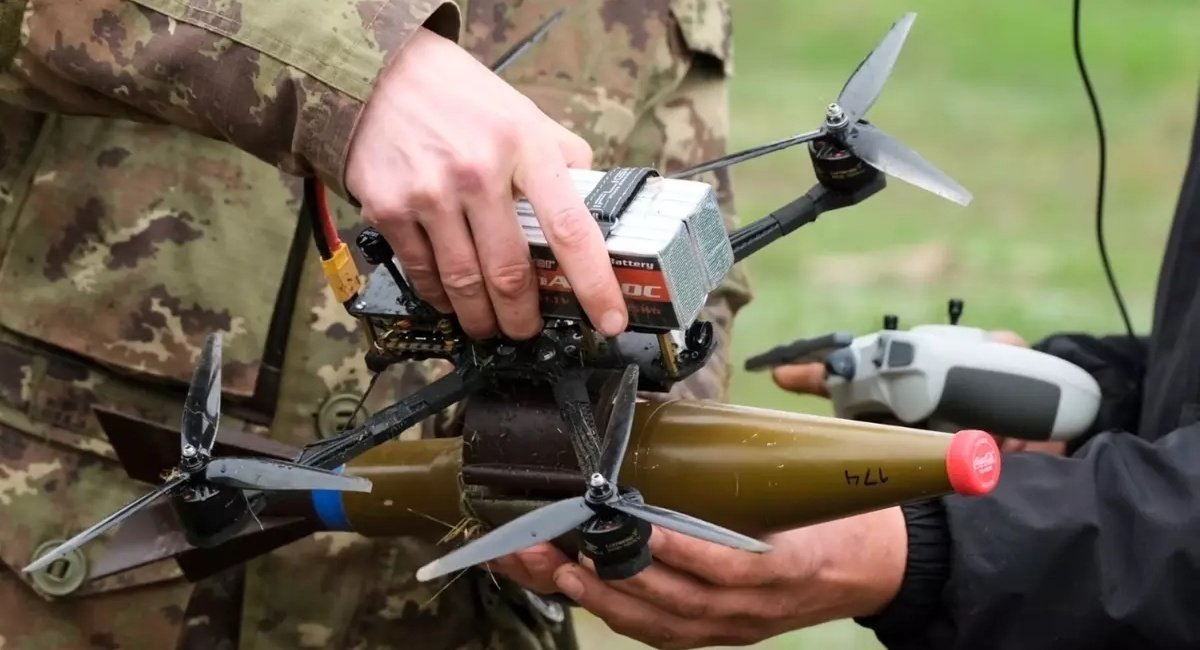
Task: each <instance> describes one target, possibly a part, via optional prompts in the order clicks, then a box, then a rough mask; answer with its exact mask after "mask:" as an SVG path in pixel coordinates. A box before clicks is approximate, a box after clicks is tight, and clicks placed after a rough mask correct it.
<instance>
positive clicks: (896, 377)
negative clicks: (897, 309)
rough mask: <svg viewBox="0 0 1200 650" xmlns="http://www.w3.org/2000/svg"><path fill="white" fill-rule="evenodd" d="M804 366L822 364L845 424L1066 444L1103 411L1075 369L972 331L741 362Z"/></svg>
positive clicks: (879, 335) (786, 349) (799, 346)
mask: <svg viewBox="0 0 1200 650" xmlns="http://www.w3.org/2000/svg"><path fill="white" fill-rule="evenodd" d="M955 303H957V305H956V304H955ZM956 307H957V310H956ZM956 311H957V312H958V313H961V302H959V301H952V303H951V320H952V322H954V321H957V316H958V313H956ZM889 318H890V317H889ZM891 325H892V326H893V327H894V320H893V322H892V323H891ZM805 344H807V346H806V345H805ZM805 347H807V350H805V349H804V348H805ZM789 354H790V356H791V358H788V356H789ZM805 360H809V361H822V360H823V361H824V362H825V368H826V379H825V385H826V388H827V390H828V391H829V396H830V399H831V400H832V402H833V409H834V414H835V415H836V416H837V417H840V418H846V419H857V420H871V419H878V418H880V417H885V418H895V419H897V420H900V421H901V422H902V423H904V424H906V425H910V426H920V427H921V428H924V429H930V430H934V431H948V432H953V431H958V430H961V429H983V430H984V431H987V432H989V433H993V434H996V435H1001V436H1007V437H1013V438H1023V439H1026V440H1070V439H1072V438H1074V437H1076V436H1078V435H1079V434H1081V433H1083V432H1085V431H1086V430H1087V429H1088V428H1089V427H1090V426H1091V425H1092V422H1093V421H1094V420H1095V418H1096V412H1097V410H1098V409H1099V407H1100V386H1099V385H1098V384H1097V383H1096V380H1095V379H1093V378H1092V376H1091V375H1089V374H1088V373H1087V372H1086V371H1084V370H1083V369H1082V368H1080V367H1079V366H1076V365H1075V364H1073V363H1070V362H1069V361H1065V360H1063V359H1060V358H1058V357H1055V356H1052V355H1049V354H1045V353H1043V352H1038V351H1036V350H1032V349H1030V348H1025V347H1020V346H1015V345H1010V344H1007V343H999V342H996V341H993V340H991V338H990V335H989V334H988V332H987V331H985V330H982V329H979V328H975V327H964V326H960V325H920V326H917V327H913V328H912V329H910V330H899V329H883V330H881V331H879V332H876V333H874V334H868V335H865V336H860V337H857V338H853V339H851V337H850V335H849V334H845V333H840V334H834V335H830V336H828V337H823V338H822V339H815V340H812V341H800V342H797V343H793V344H791V345H789V346H781V347H780V348H776V349H774V350H772V351H770V352H767V353H765V354H763V355H759V356H758V357H755V358H753V359H751V360H749V361H747V369H751V370H752V369H756V367H766V366H770V365H778V364H780V363H797V362H803V361H805Z"/></svg>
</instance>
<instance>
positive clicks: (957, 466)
mask: <svg viewBox="0 0 1200 650" xmlns="http://www.w3.org/2000/svg"><path fill="white" fill-rule="evenodd" d="M946 474H947V475H948V476H949V477H950V487H952V488H954V491H955V492H957V493H959V494H962V495H965V496H969V497H977V496H981V495H984V494H987V493H988V492H991V491H992V488H994V487H996V483H998V482H1000V447H999V446H997V445H996V441H995V440H994V439H992V437H991V436H990V435H988V433H987V432H986V431H979V430H977V429H969V430H966V431H959V432H958V433H956V434H954V439H953V440H951V441H950V449H948V450H947V451H946Z"/></svg>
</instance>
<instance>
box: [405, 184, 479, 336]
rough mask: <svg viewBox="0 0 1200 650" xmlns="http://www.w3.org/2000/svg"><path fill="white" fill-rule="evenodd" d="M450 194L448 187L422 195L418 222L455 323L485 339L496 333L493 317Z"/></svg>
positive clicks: (472, 250)
mask: <svg viewBox="0 0 1200 650" xmlns="http://www.w3.org/2000/svg"><path fill="white" fill-rule="evenodd" d="M453 196H454V193H453V192H452V191H451V189H450V188H446V189H445V190H444V191H442V190H438V191H434V192H429V193H427V194H424V195H422V209H420V215H421V216H420V219H421V225H422V226H423V227H424V228H425V232H426V233H428V235H429V241H430V243H431V244H432V245H433V254H434V256H435V257H436V259H437V268H438V277H439V279H440V280H441V283H442V289H443V290H444V291H445V292H446V295H447V296H449V298H450V303H451V304H452V305H454V313H455V315H457V316H458V321H459V323H461V324H462V327H463V330H465V331H466V332H467V334H468V335H470V336H472V337H473V338H476V339H485V338H489V337H491V336H493V335H494V334H495V333H496V317H495V313H494V312H493V310H492V301H491V298H490V297H489V296H488V291H487V286H486V284H485V282H484V278H483V269H482V268H481V266H480V262H479V256H478V255H477V253H476V251H475V241H474V240H473V238H472V233H471V229H470V227H469V226H468V225H467V217H466V215H464V214H463V206H462V204H461V203H460V202H459V201H458V200H457V199H455V198H452V197H453ZM481 235H482V236H486V234H483V233H481Z"/></svg>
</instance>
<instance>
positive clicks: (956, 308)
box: [949, 298, 963, 325]
mask: <svg viewBox="0 0 1200 650" xmlns="http://www.w3.org/2000/svg"><path fill="white" fill-rule="evenodd" d="M949 311H950V324H951V325H958V319H959V318H962V312H963V301H962V299H961V298H951V299H950V309H949Z"/></svg>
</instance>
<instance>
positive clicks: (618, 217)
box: [517, 169, 733, 331]
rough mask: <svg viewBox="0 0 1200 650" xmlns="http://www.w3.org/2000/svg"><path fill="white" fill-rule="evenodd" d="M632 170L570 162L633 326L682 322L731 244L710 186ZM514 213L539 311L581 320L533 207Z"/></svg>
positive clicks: (723, 269)
mask: <svg viewBox="0 0 1200 650" xmlns="http://www.w3.org/2000/svg"><path fill="white" fill-rule="evenodd" d="M635 171H637V170H630V169H619V170H613V171H610V172H604V171H596V170H578V169H573V170H570V173H571V177H572V180H573V181H574V182H575V188H576V190H577V191H578V192H579V194H580V196H581V197H584V200H585V203H587V205H588V207H589V208H590V209H591V210H592V212H593V216H594V217H596V219H597V221H598V222H599V223H600V225H601V231H602V232H604V234H605V242H606V245H607V247H608V253H609V262H610V263H611V264H612V268H613V272H614V275H615V276H616V278H617V281H618V282H619V283H620V285H621V291H622V293H623V294H624V296H625V304H626V307H627V308H628V310H629V327H630V329H633V330H650V331H663V330H673V329H685V328H687V327H688V326H689V325H691V324H692V322H694V321H695V319H696V318H697V317H698V316H699V314H700V310H701V309H703V307H704V304H705V301H706V300H707V298H708V294H709V292H711V291H712V290H713V289H715V288H716V287H717V285H718V284H720V282H721V280H722V279H723V278H724V277H725V275H726V274H727V273H728V272H729V270H730V268H732V267H733V248H732V246H731V245H730V243H729V233H728V231H727V230H726V228H725V221H724V220H723V219H722V218H721V211H720V207H719V205H718V203H717V198H716V193H715V192H714V191H713V188H712V186H710V185H708V184H707V183H701V182H698V181H686V180H678V179H667V178H662V177H659V176H657V175H648V176H647V177H644V178H643V179H640V182H636V181H637V180H638V179H636V178H635V177H633V176H632V172H635ZM517 218H518V220H519V221H520V223H521V226H522V229H523V231H524V232H525V238H526V240H527V241H528V242H529V250H530V255H531V257H532V258H533V261H534V266H535V268H536V269H537V273H538V282H539V286H540V297H541V310H542V315H543V316H545V317H547V318H566V319H572V320H582V319H583V318H584V314H583V310H582V307H581V306H580V304H579V301H578V299H576V297H575V294H574V292H573V291H572V289H571V286H570V283H569V282H568V281H567V278H566V275H565V274H564V273H563V272H562V270H561V268H560V266H559V263H558V260H557V259H556V258H555V256H554V253H553V251H552V250H551V249H550V246H549V243H548V242H547V240H546V237H545V234H544V233H543V232H542V229H541V225H540V223H539V222H538V220H537V217H536V215H535V214H534V211H533V207H532V206H531V205H530V204H529V202H528V201H526V200H521V201H518V202H517Z"/></svg>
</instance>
